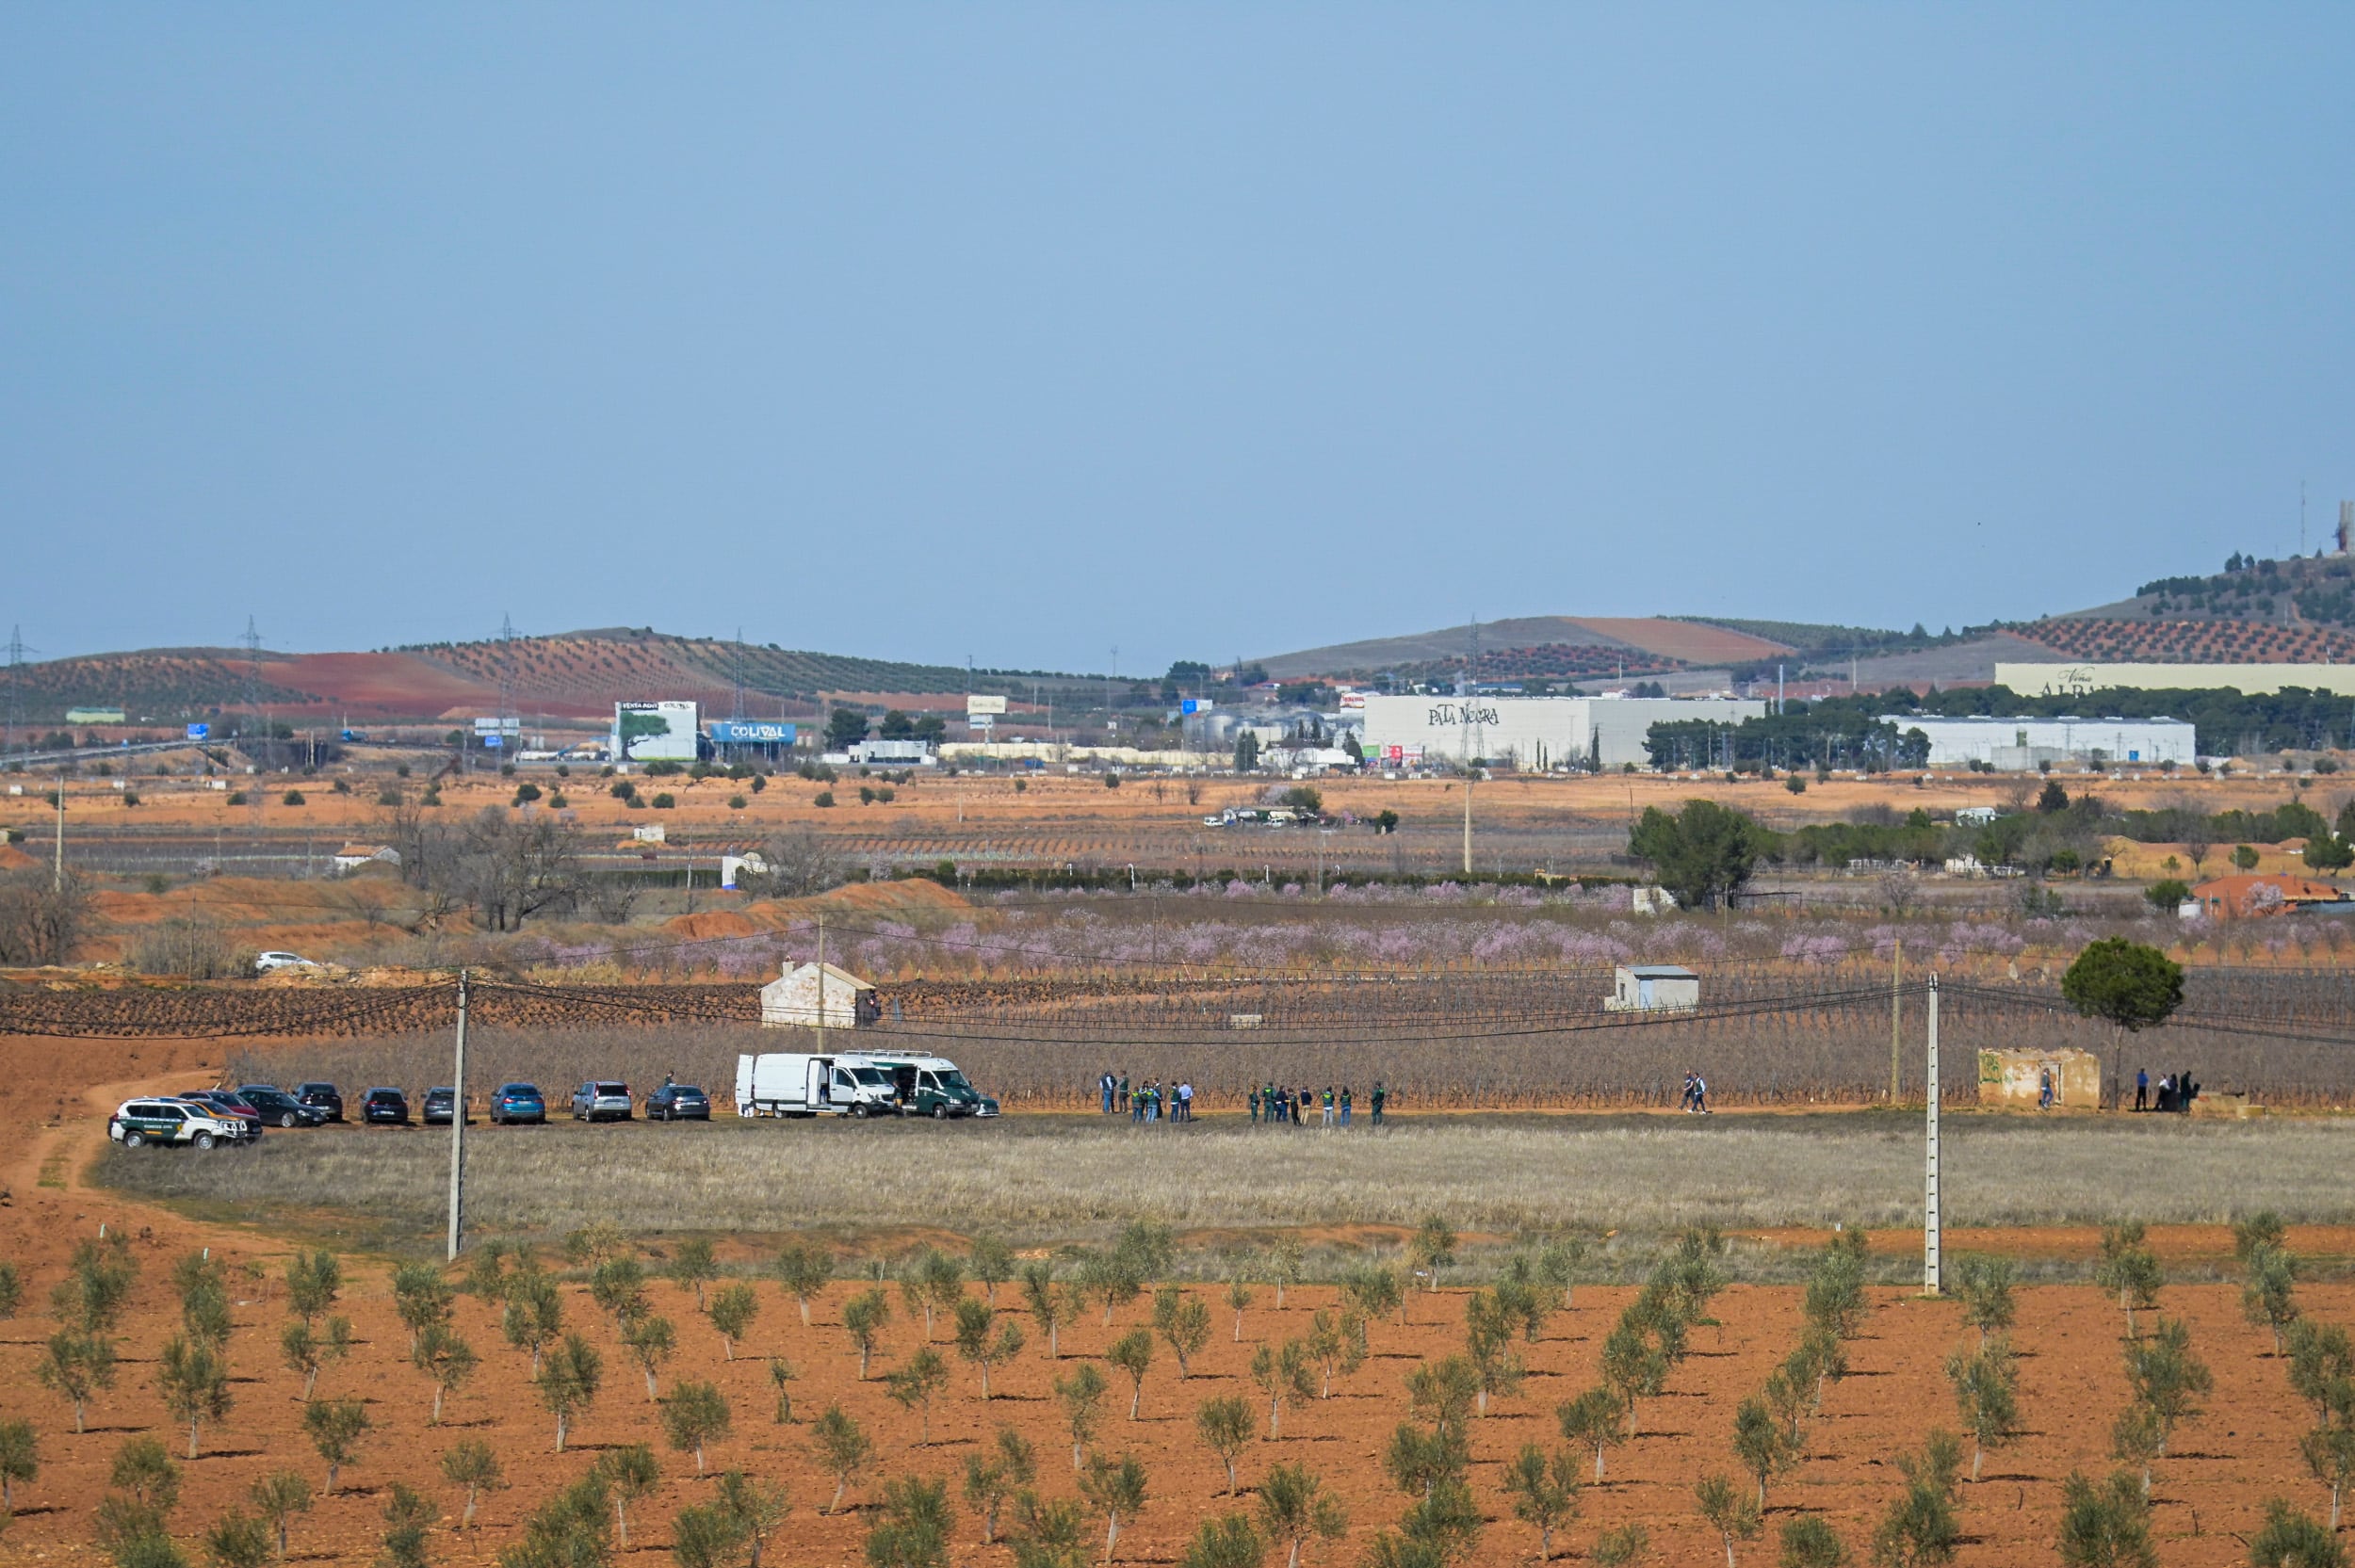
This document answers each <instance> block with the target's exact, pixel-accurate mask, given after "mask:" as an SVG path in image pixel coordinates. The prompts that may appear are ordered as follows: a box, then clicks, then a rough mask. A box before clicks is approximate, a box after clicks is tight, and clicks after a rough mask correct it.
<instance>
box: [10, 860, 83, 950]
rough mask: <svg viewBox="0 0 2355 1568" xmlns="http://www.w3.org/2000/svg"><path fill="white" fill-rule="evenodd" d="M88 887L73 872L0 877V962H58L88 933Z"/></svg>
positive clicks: (79, 944)
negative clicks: (60, 875)
mask: <svg viewBox="0 0 2355 1568" xmlns="http://www.w3.org/2000/svg"><path fill="white" fill-rule="evenodd" d="M90 920H91V908H90V894H89V884H87V883H86V882H84V881H82V879H81V878H80V877H78V876H76V875H74V874H73V872H70V871H69V872H67V873H66V875H65V878H64V880H63V881H61V882H60V881H56V880H55V876H54V873H52V872H49V871H46V870H40V869H30V870H24V871H18V872H14V873H11V874H10V875H8V876H7V877H0V963H8V964H34V963H63V962H66V960H68V959H69V958H71V957H73V950H74V948H76V947H78V946H81V942H82V938H83V937H84V936H85V935H87V934H88V933H89V926H90Z"/></svg>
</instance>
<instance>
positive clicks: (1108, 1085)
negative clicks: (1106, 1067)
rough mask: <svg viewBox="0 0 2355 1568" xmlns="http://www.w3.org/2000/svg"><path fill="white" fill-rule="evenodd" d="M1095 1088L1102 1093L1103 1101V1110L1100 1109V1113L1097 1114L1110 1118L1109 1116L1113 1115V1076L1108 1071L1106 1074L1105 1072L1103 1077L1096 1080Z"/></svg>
mask: <svg viewBox="0 0 2355 1568" xmlns="http://www.w3.org/2000/svg"><path fill="white" fill-rule="evenodd" d="M1096 1088H1097V1089H1098V1090H1099V1091H1102V1094H1103V1100H1104V1105H1103V1108H1102V1110H1101V1112H1100V1113H1099V1114H1101V1115H1105V1116H1110V1115H1111V1114H1112V1113H1113V1075H1112V1074H1111V1073H1110V1072H1109V1071H1108V1072H1106V1073H1105V1075H1103V1076H1102V1077H1100V1078H1098V1079H1096Z"/></svg>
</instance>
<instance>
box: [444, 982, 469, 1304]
mask: <svg viewBox="0 0 2355 1568" xmlns="http://www.w3.org/2000/svg"><path fill="white" fill-rule="evenodd" d="M450 1072H451V1078H450V1085H451V1096H452V1097H451V1100H450V1107H449V1253H448V1261H450V1262H452V1263H455V1262H457V1261H458V1249H459V1247H460V1246H461V1245H463V1237H464V1224H465V1204H464V1202H463V1194H464V1192H465V1183H466V972H465V971H464V970H463V969H461V970H460V971H458V1049H457V1061H456V1063H455V1064H454V1065H453V1066H452V1068H451V1069H450Z"/></svg>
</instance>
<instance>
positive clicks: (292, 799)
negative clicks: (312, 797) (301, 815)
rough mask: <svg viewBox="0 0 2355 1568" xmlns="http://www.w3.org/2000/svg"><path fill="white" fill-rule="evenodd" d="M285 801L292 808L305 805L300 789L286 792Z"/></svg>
mask: <svg viewBox="0 0 2355 1568" xmlns="http://www.w3.org/2000/svg"><path fill="white" fill-rule="evenodd" d="M285 801H286V804H288V805H290V806H299V805H301V804H302V803H303V801H302V791H300V790H299V789H290V790H288V791H286V794H285Z"/></svg>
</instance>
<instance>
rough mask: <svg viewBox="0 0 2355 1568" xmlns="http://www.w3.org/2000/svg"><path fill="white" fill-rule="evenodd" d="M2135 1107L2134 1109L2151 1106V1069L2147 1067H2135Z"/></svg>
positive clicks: (2145, 1108) (2146, 1108) (2143, 1108)
mask: <svg viewBox="0 0 2355 1568" xmlns="http://www.w3.org/2000/svg"><path fill="white" fill-rule="evenodd" d="M2135 1108H2136V1110H2149V1109H2150V1108H2151V1069H2149V1068H2148V1067H2137V1068H2136V1069H2135Z"/></svg>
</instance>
